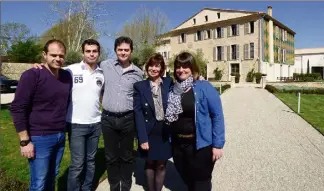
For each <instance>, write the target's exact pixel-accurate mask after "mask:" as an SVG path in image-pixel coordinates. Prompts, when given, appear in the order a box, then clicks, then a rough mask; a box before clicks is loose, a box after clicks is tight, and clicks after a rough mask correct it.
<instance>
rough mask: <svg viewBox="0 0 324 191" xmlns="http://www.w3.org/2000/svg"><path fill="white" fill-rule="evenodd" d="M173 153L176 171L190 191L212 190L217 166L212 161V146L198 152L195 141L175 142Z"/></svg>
mask: <svg viewBox="0 0 324 191" xmlns="http://www.w3.org/2000/svg"><path fill="white" fill-rule="evenodd" d="M173 140H174V139H173ZM172 153H173V161H174V164H175V166H176V169H177V170H178V172H179V174H180V176H181V178H182V180H183V181H184V183H185V184H186V185H187V187H188V190H189V191H210V190H211V187H212V185H211V179H212V172H213V169H214V164H215V162H213V160H212V156H213V154H212V146H207V147H204V148H201V149H199V150H197V149H196V142H195V140H193V141H192V140H191V141H173V143H172Z"/></svg>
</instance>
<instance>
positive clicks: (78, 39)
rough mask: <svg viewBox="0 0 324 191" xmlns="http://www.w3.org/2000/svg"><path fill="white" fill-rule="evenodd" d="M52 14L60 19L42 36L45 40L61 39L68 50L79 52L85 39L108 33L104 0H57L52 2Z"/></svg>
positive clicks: (50, 21) (51, 24) (51, 22)
mask: <svg viewBox="0 0 324 191" xmlns="http://www.w3.org/2000/svg"><path fill="white" fill-rule="evenodd" d="M51 12H52V15H58V18H59V21H58V22H57V23H56V24H54V26H53V21H52V20H50V19H48V20H47V22H48V23H49V24H50V26H52V27H51V28H50V29H49V30H48V31H46V32H45V33H44V34H43V35H42V38H41V41H42V42H44V41H46V40H48V39H51V38H56V39H61V40H62V41H63V42H64V43H65V44H66V48H67V51H68V52H69V51H74V52H78V51H80V49H81V44H82V42H83V41H84V40H85V39H88V38H94V39H96V38H97V37H98V36H100V35H107V34H108V31H107V27H106V26H107V23H108V22H109V21H108V20H107V19H106V18H103V17H104V16H107V15H109V13H108V10H107V9H105V7H104V6H102V2H96V1H90V0H70V1H69V2H59V1H56V2H54V3H52V4H51Z"/></svg>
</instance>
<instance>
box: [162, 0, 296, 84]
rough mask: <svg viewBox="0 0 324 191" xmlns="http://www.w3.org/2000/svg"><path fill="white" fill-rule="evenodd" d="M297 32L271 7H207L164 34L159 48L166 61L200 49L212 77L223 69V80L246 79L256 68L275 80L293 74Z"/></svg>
mask: <svg viewBox="0 0 324 191" xmlns="http://www.w3.org/2000/svg"><path fill="white" fill-rule="evenodd" d="M294 35H295V32H294V31H293V30H291V29H289V28H288V27H287V26H285V25H284V24H282V23H280V22H279V21H277V20H276V19H274V18H273V17H272V7H270V6H269V7H268V12H267V13H263V12H252V11H240V10H228V9H212V8H204V9H202V10H201V11H199V12H198V13H197V14H195V15H193V16H192V17H190V18H189V19H188V20H186V21H184V22H183V23H182V24H180V25H179V26H177V27H176V28H175V29H173V30H171V31H169V32H167V33H165V34H162V35H161V38H162V40H161V44H160V46H159V47H158V49H157V51H158V52H160V53H161V54H162V55H163V56H164V58H165V59H166V60H168V59H170V58H172V56H173V55H175V54H178V53H179V52H181V51H184V50H189V51H201V52H202V53H203V55H204V58H205V59H207V60H208V64H207V77H208V78H209V79H212V78H214V76H215V75H214V73H213V71H214V70H215V69H216V68H218V69H219V70H222V71H223V77H222V79H221V80H222V81H229V80H230V76H231V74H232V73H239V74H240V76H241V77H240V81H245V79H246V76H247V73H248V72H249V71H251V70H252V69H254V71H255V72H261V73H264V74H267V80H268V81H276V80H277V79H279V77H288V76H292V75H293V70H291V68H290V67H291V66H293V64H294ZM292 68H293V67H292Z"/></svg>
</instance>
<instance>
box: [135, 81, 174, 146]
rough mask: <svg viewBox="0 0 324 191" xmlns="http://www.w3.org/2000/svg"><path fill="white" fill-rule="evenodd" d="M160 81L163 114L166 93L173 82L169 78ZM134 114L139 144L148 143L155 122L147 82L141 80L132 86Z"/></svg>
mask: <svg viewBox="0 0 324 191" xmlns="http://www.w3.org/2000/svg"><path fill="white" fill-rule="evenodd" d="M162 81H163V82H162V88H161V93H162V102H163V110H164V112H165V111H166V108H167V101H168V93H169V90H170V87H171V86H172V84H173V81H172V78H171V77H162ZM134 112H135V123H136V129H137V134H138V139H139V143H140V144H142V143H145V142H148V136H149V134H150V132H151V130H152V128H153V127H154V125H155V123H156V122H157V120H156V116H155V108H154V101H153V96H152V91H151V86H150V81H149V80H143V81H140V82H136V83H135V84H134Z"/></svg>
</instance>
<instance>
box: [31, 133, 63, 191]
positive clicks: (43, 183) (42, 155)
mask: <svg viewBox="0 0 324 191" xmlns="http://www.w3.org/2000/svg"><path fill="white" fill-rule="evenodd" d="M31 140H32V143H33V144H34V148H35V158H34V159H29V160H28V161H29V168H30V187H29V190H30V191H40V190H46V191H47V190H48V191H54V190H55V177H56V176H57V175H58V173H59V168H60V163H61V159H62V157H63V153H64V146H65V133H64V132H62V133H57V134H52V135H43V136H31Z"/></svg>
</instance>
